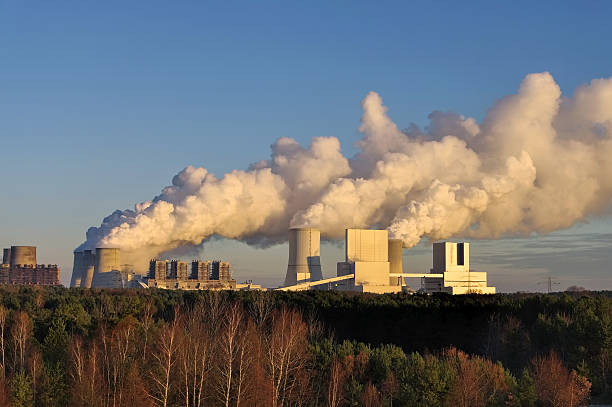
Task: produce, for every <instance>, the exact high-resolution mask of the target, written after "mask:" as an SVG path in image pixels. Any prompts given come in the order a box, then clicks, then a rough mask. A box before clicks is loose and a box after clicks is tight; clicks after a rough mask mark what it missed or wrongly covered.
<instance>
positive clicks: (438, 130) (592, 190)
mask: <svg viewBox="0 0 612 407" xmlns="http://www.w3.org/2000/svg"><path fill="white" fill-rule="evenodd" d="M361 105H362V108H363V115H362V118H361V127H360V128H359V131H360V132H361V133H362V134H363V137H362V138H361V140H359V141H358V142H357V147H358V148H359V152H358V153H357V154H356V155H355V156H354V157H352V158H347V157H344V156H343V155H342V153H341V151H340V142H339V140H338V139H336V138H333V137H315V138H313V140H312V143H311V145H310V146H308V147H307V148H305V147H302V146H301V145H300V144H298V143H297V142H296V141H295V140H293V139H291V138H287V137H283V138H280V139H278V140H277V141H276V142H275V143H274V144H273V145H272V146H271V148H272V154H271V157H270V159H268V160H263V161H260V162H257V163H255V164H252V165H251V166H250V167H249V169H248V170H246V171H241V170H234V171H232V172H230V173H227V174H225V175H224V176H223V177H221V178H217V177H216V176H215V175H213V174H211V173H209V172H208V171H207V170H206V169H205V168H196V167H192V166H188V167H186V168H185V169H183V170H182V171H181V172H179V173H178V174H177V175H176V176H175V177H174V178H173V179H172V185H171V186H168V187H166V188H164V189H163V190H162V192H161V194H160V195H158V196H156V197H155V198H153V199H152V200H151V201H147V202H143V203H140V204H137V205H135V208H134V210H125V211H115V212H114V213H112V214H111V215H110V216H108V217H106V218H105V219H104V220H103V222H102V224H101V225H100V226H99V227H92V228H90V229H89V230H88V231H87V240H86V242H85V243H83V245H81V248H85V247H88V248H95V247H99V246H112V247H120V248H121V249H123V250H126V251H128V252H132V253H140V254H143V253H146V255H147V256H153V255H156V254H158V253H161V252H164V251H168V250H172V249H175V248H177V247H183V246H189V245H199V244H201V243H202V242H203V241H204V240H205V239H207V238H208V237H211V236H215V235H217V236H222V237H225V238H229V239H239V240H243V241H246V242H247V243H249V244H253V245H258V246H266V245H270V244H274V243H278V242H282V241H284V240H285V239H286V236H287V228H288V227H289V226H292V227H297V226H309V227H317V228H319V229H320V230H321V233H322V235H323V236H325V237H327V238H331V239H334V238H341V237H342V236H343V235H344V229H345V228H346V227H363V228H367V227H379V228H387V229H388V230H389V231H390V234H391V236H392V237H394V238H399V239H402V240H403V242H404V246H405V247H411V246H414V245H416V244H417V243H418V242H419V241H420V240H421V239H422V238H423V237H425V238H428V239H430V240H438V239H445V238H450V237H453V236H462V237H467V238H476V239H477V238H497V237H500V236H505V235H517V234H520V235H525V234H529V233H534V232H535V233H547V232H551V231H553V230H556V229H561V228H567V227H570V226H572V225H573V224H574V223H576V222H579V221H583V220H585V219H586V217H587V216H589V215H596V214H601V213H603V212H605V211H607V210H609V209H610V207H612V160H611V159H610V157H612V78H610V79H597V80H593V81H592V82H591V83H590V84H586V85H583V86H581V87H579V88H578V89H577V90H576V91H575V94H574V96H573V97H572V98H567V97H563V96H562V95H561V90H560V88H559V86H558V85H557V84H556V83H555V81H554V79H553V77H552V76H551V75H550V74H549V73H547V72H544V73H536V74H530V75H527V76H526V77H525V79H524V80H523V82H522V83H521V86H520V88H519V90H518V93H517V94H513V95H509V96H506V97H504V98H502V99H500V100H499V101H498V102H497V103H495V104H494V105H493V106H492V107H491V108H490V109H489V110H488V112H487V114H486V117H485V118H484V120H483V121H482V123H480V124H479V123H477V122H476V120H474V119H473V118H469V117H464V116H461V115H458V114H455V113H451V112H439V111H436V112H433V113H431V114H430V115H429V120H430V124H429V126H427V127H426V128H425V129H420V128H418V127H417V126H415V125H412V126H411V127H410V128H409V129H408V130H404V131H402V130H400V129H399V128H398V126H397V125H396V124H395V123H394V122H393V121H392V120H391V119H390V118H389V116H388V115H387V108H386V107H385V106H384V105H383V101H382V98H381V97H380V96H379V95H378V94H377V93H375V92H370V93H369V94H368V95H367V96H366V97H365V98H364V99H363V101H362V103H361Z"/></svg>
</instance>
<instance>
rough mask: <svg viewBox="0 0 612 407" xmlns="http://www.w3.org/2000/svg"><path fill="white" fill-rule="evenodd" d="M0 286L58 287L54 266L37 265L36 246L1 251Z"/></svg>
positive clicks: (12, 247)
mask: <svg viewBox="0 0 612 407" xmlns="http://www.w3.org/2000/svg"><path fill="white" fill-rule="evenodd" d="M0 284H19V285H59V284H60V269H59V267H58V266H57V265H56V264H37V263H36V246H11V247H10V248H6V249H4V250H3V256H2V266H0Z"/></svg>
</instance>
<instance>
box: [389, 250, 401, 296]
mask: <svg viewBox="0 0 612 407" xmlns="http://www.w3.org/2000/svg"><path fill="white" fill-rule="evenodd" d="M402 246H403V242H402V240H401V239H389V272H390V273H393V274H395V273H402ZM389 285H402V278H401V277H389Z"/></svg>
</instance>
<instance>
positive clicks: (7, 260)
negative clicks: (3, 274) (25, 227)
mask: <svg viewBox="0 0 612 407" xmlns="http://www.w3.org/2000/svg"><path fill="white" fill-rule="evenodd" d="M2 264H11V249H10V248H9V249H4V250H3V251H2Z"/></svg>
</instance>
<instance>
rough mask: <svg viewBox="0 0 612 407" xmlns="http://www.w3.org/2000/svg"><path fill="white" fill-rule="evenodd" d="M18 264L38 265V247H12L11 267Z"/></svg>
mask: <svg viewBox="0 0 612 407" xmlns="http://www.w3.org/2000/svg"><path fill="white" fill-rule="evenodd" d="M18 264H21V265H26V264H33V265H36V246H11V267H15V266H16V265H18Z"/></svg>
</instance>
